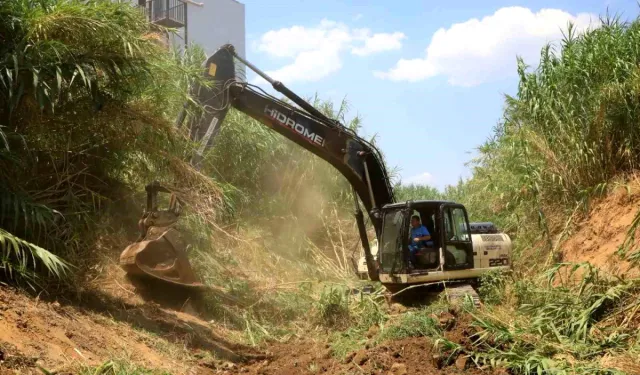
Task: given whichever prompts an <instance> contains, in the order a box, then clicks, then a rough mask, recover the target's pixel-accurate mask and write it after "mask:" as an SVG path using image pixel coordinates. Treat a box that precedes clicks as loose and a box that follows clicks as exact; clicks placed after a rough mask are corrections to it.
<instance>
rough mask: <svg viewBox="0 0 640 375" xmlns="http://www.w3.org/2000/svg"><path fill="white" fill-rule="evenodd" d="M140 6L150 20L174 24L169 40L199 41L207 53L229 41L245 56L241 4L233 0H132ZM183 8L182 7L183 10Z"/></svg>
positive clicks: (209, 53)
mask: <svg viewBox="0 0 640 375" xmlns="http://www.w3.org/2000/svg"><path fill="white" fill-rule="evenodd" d="M133 1H134V2H137V3H138V5H140V6H144V7H145V8H146V11H147V15H148V16H149V20H150V21H151V22H154V23H157V24H159V25H163V26H167V27H172V28H177V29H178V30H179V36H177V37H173V38H172V39H173V40H172V41H171V42H172V43H174V44H177V45H180V46H181V47H183V46H184V45H185V41H186V43H188V44H193V43H195V44H198V45H200V46H201V47H202V48H203V49H204V50H205V52H206V53H207V56H210V55H211V54H212V53H213V52H215V51H216V50H217V49H218V48H220V47H221V46H222V45H224V44H227V43H230V44H233V45H234V46H235V48H236V51H237V53H238V55H240V56H241V57H243V58H246V54H245V53H246V50H245V48H246V47H245V44H246V42H245V41H246V38H245V13H244V4H242V3H240V2H238V1H236V0H133ZM185 10H186V11H185Z"/></svg>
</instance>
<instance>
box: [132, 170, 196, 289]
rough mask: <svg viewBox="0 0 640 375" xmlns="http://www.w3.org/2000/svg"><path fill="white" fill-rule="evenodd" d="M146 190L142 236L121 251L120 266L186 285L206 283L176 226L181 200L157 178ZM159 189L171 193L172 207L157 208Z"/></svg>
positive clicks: (146, 275) (137, 274)
mask: <svg viewBox="0 0 640 375" xmlns="http://www.w3.org/2000/svg"><path fill="white" fill-rule="evenodd" d="M146 190H147V210H146V211H145V212H144V213H143V214H142V218H141V219H140V221H139V222H138V226H139V228H140V236H139V237H138V240H137V241H136V242H135V243H133V244H131V245H129V246H127V248H126V249H124V251H123V252H122V253H121V254H120V267H122V268H123V269H124V270H125V271H126V272H127V273H128V274H130V275H136V276H145V277H151V278H154V279H158V280H161V281H165V282H169V283H172V284H175V285H180V286H186V287H201V286H203V284H202V283H201V282H200V281H198V279H197V277H196V275H195V274H194V272H193V270H192V268H191V264H190V263H189V259H188V258H187V246H186V244H185V241H184V240H183V238H182V235H181V234H180V232H179V231H178V230H177V229H176V228H175V227H174V225H175V223H176V222H177V221H178V218H179V216H180V206H181V202H180V201H179V199H178V198H177V197H176V196H175V194H173V193H171V192H170V191H169V190H167V189H166V188H164V187H162V186H161V185H160V184H158V183H157V182H152V183H151V184H149V185H147V186H146ZM158 192H166V193H171V199H170V203H169V209H167V210H159V209H158V202H157V196H158Z"/></svg>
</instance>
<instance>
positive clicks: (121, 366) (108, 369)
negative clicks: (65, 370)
mask: <svg viewBox="0 0 640 375" xmlns="http://www.w3.org/2000/svg"><path fill="white" fill-rule="evenodd" d="M79 374H81V375H143V374H144V375H170V374H169V373H168V372H165V371H156V370H149V369H146V368H143V367H139V366H136V365H133V364H131V363H128V362H126V361H107V362H105V363H103V364H101V365H100V366H97V367H84V368H83V369H81V371H80V372H79Z"/></svg>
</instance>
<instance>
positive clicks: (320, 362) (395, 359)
mask: <svg viewBox="0 0 640 375" xmlns="http://www.w3.org/2000/svg"><path fill="white" fill-rule="evenodd" d="M267 354H268V358H267V359H264V360H260V361H252V362H253V363H250V364H248V365H244V366H239V367H235V368H233V369H228V370H226V371H225V373H227V374H243V373H245V374H256V375H276V374H277V375H298V374H300V375H302V374H328V375H339V374H340V375H342V374H380V375H382V374H385V375H386V374H389V375H401V374H403V375H413V374H426V375H430V374H483V373H484V372H482V371H481V370H478V369H475V368H472V367H473V366H470V365H471V364H472V363H471V361H470V360H468V359H465V358H464V357H461V360H460V361H458V363H459V365H460V368H458V367H457V366H456V364H455V362H456V359H457V358H452V359H451V360H450V361H449V362H450V363H446V362H447V361H446V360H447V358H446V357H444V356H439V355H436V354H434V352H433V351H432V344H431V342H430V341H429V340H428V339H427V338H424V337H418V338H408V339H402V340H397V341H392V342H388V343H385V344H382V345H380V346H377V347H374V348H371V349H368V350H367V349H362V350H359V351H356V352H353V353H351V354H349V355H348V356H347V357H346V358H344V359H343V360H337V359H335V358H333V357H332V356H331V351H330V349H329V345H328V344H322V343H316V342H313V341H310V340H309V341H299V342H291V343H286V344H274V345H271V346H270V347H269V349H268V353H267ZM463 363H464V364H465V366H462V364H463Z"/></svg>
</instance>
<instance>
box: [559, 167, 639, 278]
mask: <svg viewBox="0 0 640 375" xmlns="http://www.w3.org/2000/svg"><path fill="white" fill-rule="evenodd" d="M639 203H640V180H638V179H634V180H632V181H630V182H629V183H628V185H627V186H620V187H618V188H616V189H615V190H614V191H613V193H611V194H608V195H606V196H605V197H603V198H601V199H598V200H596V201H594V202H593V203H592V205H591V207H590V211H589V212H588V214H587V215H585V216H584V217H583V218H582V219H581V220H579V221H578V223H577V225H576V226H575V227H574V228H573V231H572V233H569V235H568V237H567V240H566V241H565V242H564V243H563V244H562V247H561V256H562V261H566V262H589V263H590V264H592V265H593V266H596V267H598V268H600V269H602V270H604V271H607V272H609V273H611V274H615V275H621V274H626V276H637V275H635V272H636V271H634V270H633V269H629V264H628V262H626V261H624V260H623V259H621V258H620V257H619V256H618V255H617V254H616V252H617V250H618V248H619V247H620V246H621V245H622V244H623V243H624V241H625V238H626V236H627V231H628V229H629V227H630V226H631V224H632V222H633V219H634V217H635V216H636V214H637V213H638V209H639V208H638V207H640V206H639ZM639 240H640V236H636V245H638V244H640V241H639Z"/></svg>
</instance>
